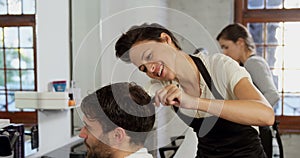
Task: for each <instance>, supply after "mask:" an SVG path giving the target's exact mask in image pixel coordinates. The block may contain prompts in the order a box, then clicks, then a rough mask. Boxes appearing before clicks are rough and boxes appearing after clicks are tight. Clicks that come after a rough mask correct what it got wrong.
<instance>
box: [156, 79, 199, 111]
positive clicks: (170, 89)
mask: <svg viewBox="0 0 300 158" xmlns="http://www.w3.org/2000/svg"><path fill="white" fill-rule="evenodd" d="M197 101H198V100H197V98H196V97H192V96H190V95H188V94H186V93H185V92H184V91H183V90H182V89H180V88H178V87H177V86H176V85H174V84H171V85H167V86H165V87H164V88H162V89H160V90H158V91H156V93H155V105H156V106H159V104H160V103H161V104H163V105H166V106H169V105H174V106H177V107H181V108H186V109H195V108H197V105H198V104H197Z"/></svg>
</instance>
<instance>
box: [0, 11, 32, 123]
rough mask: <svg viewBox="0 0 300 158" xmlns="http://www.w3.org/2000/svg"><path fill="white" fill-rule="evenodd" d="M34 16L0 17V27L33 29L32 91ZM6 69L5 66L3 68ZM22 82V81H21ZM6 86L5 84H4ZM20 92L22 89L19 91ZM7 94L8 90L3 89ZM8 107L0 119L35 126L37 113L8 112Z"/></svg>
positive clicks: (0, 114)
mask: <svg viewBox="0 0 300 158" xmlns="http://www.w3.org/2000/svg"><path fill="white" fill-rule="evenodd" d="M35 19H36V18H35V14H26V15H24V14H20V15H0V26H1V27H20V26H30V27H32V28H33V46H32V48H33V55H34V59H33V60H34V78H35V83H34V91H37V65H36V63H37V59H36V58H37V53H36V20H35ZM4 69H6V66H4ZM21 82H22V81H21ZM5 84H6V83H5ZM21 90H22V89H21ZM4 91H5V92H7V91H9V89H7V88H6V86H5V88H4ZM7 107H8V105H6V106H5V108H6V111H0V118H2V119H10V122H12V123H22V124H25V125H29V126H30V125H34V124H37V111H36V110H35V111H23V110H21V111H15V112H12V111H8V108H7Z"/></svg>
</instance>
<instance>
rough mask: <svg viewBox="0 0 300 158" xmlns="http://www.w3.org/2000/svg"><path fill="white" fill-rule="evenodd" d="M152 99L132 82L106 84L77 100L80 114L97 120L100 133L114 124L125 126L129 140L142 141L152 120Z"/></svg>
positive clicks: (150, 127) (115, 125)
mask: <svg viewBox="0 0 300 158" xmlns="http://www.w3.org/2000/svg"><path fill="white" fill-rule="evenodd" d="M152 103H153V100H152V99H151V97H150V96H149V95H148V94H147V93H146V92H145V91H144V90H143V88H142V87H140V86H138V85H137V84H135V83H128V82H121V83H114V84H111V85H107V86H105V87H103V88H101V89H99V90H97V91H96V92H95V93H93V94H90V95H88V96H87V97H85V98H84V99H83V101H82V103H81V109H82V111H83V113H84V115H85V116H86V117H87V118H88V119H91V120H97V121H98V122H99V123H100V124H101V125H102V129H103V132H104V133H107V132H109V131H112V130H114V129H115V128H117V127H121V128H123V129H125V131H126V133H127V135H128V136H129V137H130V138H131V142H133V143H135V144H143V143H144V142H145V139H146V137H147V133H148V132H149V131H151V130H152V128H153V125H154V122H155V108H154V106H153V104H152Z"/></svg>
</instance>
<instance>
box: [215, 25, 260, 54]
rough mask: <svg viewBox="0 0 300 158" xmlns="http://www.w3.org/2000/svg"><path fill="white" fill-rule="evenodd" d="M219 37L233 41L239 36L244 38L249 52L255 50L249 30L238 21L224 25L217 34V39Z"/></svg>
mask: <svg viewBox="0 0 300 158" xmlns="http://www.w3.org/2000/svg"><path fill="white" fill-rule="evenodd" d="M221 38H222V39H225V40H230V41H233V42H234V43H235V42H236V41H237V40H238V39H239V38H242V39H244V41H245V43H246V45H247V48H248V50H250V51H251V52H255V48H256V47H255V43H254V41H253V38H252V36H251V34H250V32H249V31H248V29H247V28H246V27H245V26H243V25H242V24H240V23H235V24H230V25H228V26H226V27H225V28H224V29H223V30H222V31H221V32H220V33H219V35H218V36H217V40H218V41H219V40H220V39H221Z"/></svg>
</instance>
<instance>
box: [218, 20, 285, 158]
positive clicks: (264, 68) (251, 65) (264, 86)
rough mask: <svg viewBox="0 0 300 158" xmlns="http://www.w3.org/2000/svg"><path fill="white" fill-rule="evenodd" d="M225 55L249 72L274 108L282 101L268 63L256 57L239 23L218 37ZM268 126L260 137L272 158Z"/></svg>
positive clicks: (244, 30)
mask: <svg viewBox="0 0 300 158" xmlns="http://www.w3.org/2000/svg"><path fill="white" fill-rule="evenodd" d="M217 40H218V42H219V44H220V46H221V49H222V50H223V53H224V54H225V55H227V56H229V57H231V58H232V59H234V60H235V61H237V62H238V63H239V64H240V65H241V66H244V67H245V69H246V70H247V71H248V72H249V74H250V76H251V78H252V81H253V83H254V85H255V86H256V87H257V88H258V89H259V90H260V91H261V92H262V94H263V95H264V96H265V98H266V99H267V100H268V102H269V103H270V104H271V105H272V106H273V107H274V106H275V105H276V103H277V102H278V100H279V99H280V97H279V94H278V91H277V89H276V86H275V84H274V81H273V76H272V73H271V71H270V68H269V65H268V63H267V62H266V61H265V59H264V58H262V57H260V56H258V55H256V47H255V43H254V41H253V38H252V36H251V34H250V32H249V31H248V30H247V28H246V27H245V26H243V25H241V24H239V23H235V24H230V25H228V26H226V27H225V28H224V29H223V30H222V31H221V32H220V33H219V35H218V36H217ZM268 133H269V134H268ZM270 133H271V131H270V128H269V127H268V126H263V127H260V136H261V139H262V144H263V146H264V150H265V152H266V153H267V155H268V157H272V148H267V146H271V147H272V135H271V134H270Z"/></svg>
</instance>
